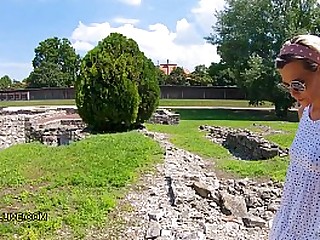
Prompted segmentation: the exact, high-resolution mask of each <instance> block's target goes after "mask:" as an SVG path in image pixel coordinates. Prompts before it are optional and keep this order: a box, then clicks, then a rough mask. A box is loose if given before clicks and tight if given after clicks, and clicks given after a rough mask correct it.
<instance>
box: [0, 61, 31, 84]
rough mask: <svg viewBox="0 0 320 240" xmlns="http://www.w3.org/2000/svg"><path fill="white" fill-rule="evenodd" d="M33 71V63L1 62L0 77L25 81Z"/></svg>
mask: <svg viewBox="0 0 320 240" xmlns="http://www.w3.org/2000/svg"><path fill="white" fill-rule="evenodd" d="M31 71H32V64H31V63H21V62H9V61H3V60H2V61H0V77H2V76H4V75H8V76H9V77H10V78H11V79H15V80H23V79H24V78H26V77H27V76H29V74H30V72H31Z"/></svg>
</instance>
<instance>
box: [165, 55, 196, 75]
mask: <svg viewBox="0 0 320 240" xmlns="http://www.w3.org/2000/svg"><path fill="white" fill-rule="evenodd" d="M177 67H178V65H177V64H176V63H169V59H167V63H161V64H160V65H159V68H160V70H161V71H163V72H164V73H165V74H166V75H170V73H171V72H172V71H173V70H174V69H176V68H177ZM183 70H184V73H185V74H190V71H189V70H187V69H183Z"/></svg>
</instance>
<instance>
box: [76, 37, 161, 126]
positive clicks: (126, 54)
mask: <svg viewBox="0 0 320 240" xmlns="http://www.w3.org/2000/svg"><path fill="white" fill-rule="evenodd" d="M159 95H160V90H159V85H158V83H157V81H156V77H155V66H154V64H153V63H152V62H151V60H150V59H147V58H146V57H145V56H144V54H143V53H142V52H141V51H140V50H139V47H138V44H137V43H136V42H135V41H134V40H132V39H128V38H126V37H125V36H123V35H122V34H119V33H111V34H110V35H109V36H108V37H106V38H105V39H103V40H102V41H100V42H99V43H98V45H97V46H96V47H95V48H94V49H92V50H91V51H89V52H88V53H87V54H86V56H85V57H84V58H83V61H82V63H81V68H80V74H79V77H78V79H77V82H76V105H77V107H78V111H79V115H80V116H81V118H82V119H83V120H84V122H86V123H87V124H88V125H89V127H91V128H92V129H93V130H95V131H99V132H102V131H110V130H112V131H122V130H125V129H130V128H132V127H133V126H135V125H137V124H139V123H143V122H144V121H145V120H146V119H148V118H150V116H151V114H152V112H153V111H154V110H155V108H156V107H157V104H158V101H159Z"/></svg>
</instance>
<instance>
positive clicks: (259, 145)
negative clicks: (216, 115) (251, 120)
mask: <svg viewBox="0 0 320 240" xmlns="http://www.w3.org/2000/svg"><path fill="white" fill-rule="evenodd" d="M200 129H201V130H204V131H207V132H208V134H207V137H208V138H209V139H210V140H212V141H213V142H215V143H218V144H221V145H222V146H224V147H225V148H227V149H228V150H229V151H230V152H231V153H232V154H233V155H235V156H236V157H238V158H240V159H244V160H265V159H270V158H273V157H276V156H281V157H282V156H286V155H288V149H283V148H281V147H280V146H278V145H277V144H275V143H272V142H270V141H268V140H266V139H265V138H263V137H262V136H261V135H258V134H256V133H253V132H251V131H249V130H246V129H233V128H228V127H219V126H200Z"/></svg>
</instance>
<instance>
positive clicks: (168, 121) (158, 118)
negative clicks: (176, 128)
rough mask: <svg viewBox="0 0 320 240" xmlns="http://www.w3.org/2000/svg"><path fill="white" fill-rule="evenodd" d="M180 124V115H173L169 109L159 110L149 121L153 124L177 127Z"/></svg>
mask: <svg viewBox="0 0 320 240" xmlns="http://www.w3.org/2000/svg"><path fill="white" fill-rule="evenodd" d="M179 122H180V114H177V113H173V112H171V111H169V110H168V109H161V108H159V109H157V110H156V111H155V112H154V113H153V114H152V116H151V118H150V119H149V120H148V123H151V124H164V125H177V124H179Z"/></svg>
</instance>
